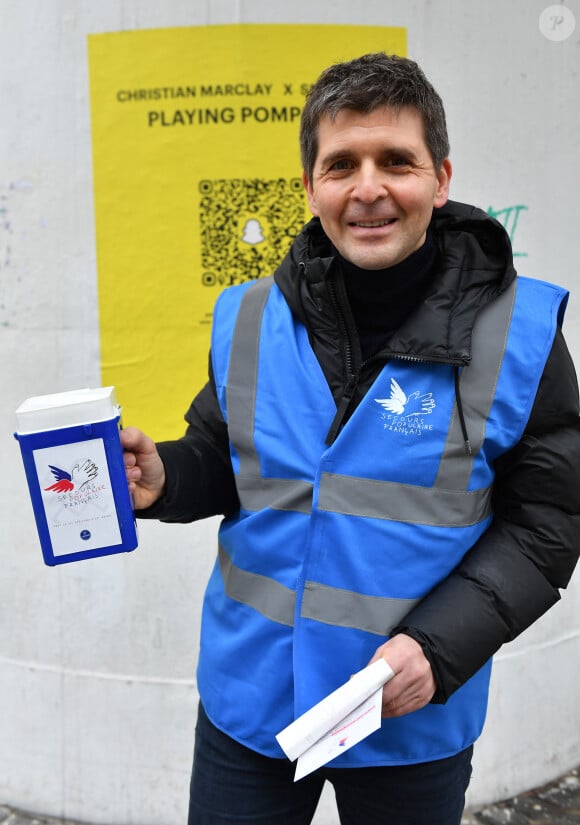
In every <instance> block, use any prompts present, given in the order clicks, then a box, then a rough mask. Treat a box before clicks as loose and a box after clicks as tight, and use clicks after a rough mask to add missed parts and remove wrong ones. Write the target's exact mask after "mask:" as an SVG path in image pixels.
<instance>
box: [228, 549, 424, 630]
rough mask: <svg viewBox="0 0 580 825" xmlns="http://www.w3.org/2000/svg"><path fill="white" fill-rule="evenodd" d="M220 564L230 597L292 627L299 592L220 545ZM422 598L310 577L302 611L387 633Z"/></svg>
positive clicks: (308, 616)
mask: <svg viewBox="0 0 580 825" xmlns="http://www.w3.org/2000/svg"><path fill="white" fill-rule="evenodd" d="M219 565H220V570H221V574H222V578H223V580H224V587H225V591H226V593H227V595H228V596H229V597H230V599H233V600H234V601H236V602H241V603H242V604H245V605H248V606H249V607H252V608H253V609H254V610H257V611H258V613H261V614H262V616H265V617H266V618H267V619H270V621H273V622H278V623H279V624H283V625H287V626H289V627H292V626H293V624H294V610H295V606H296V593H295V592H294V591H293V590H290V588H288V587H285V586H284V585H283V584H280V582H277V581H276V580H275V579H272V578H270V577H268V576H262V575H261V574H260V573H249V572H248V571H247V570H242V569H241V568H240V567H237V566H236V565H235V564H233V563H232V560H231V559H230V557H229V555H228V554H227V552H226V551H225V550H224V548H223V547H222V546H221V545H220V547H219ZM418 602H419V599H389V598H383V597H381V596H364V595H363V594H361V593H354V592H352V591H351V590H342V589H340V588H338V587H328V585H324V584H317V583H316V582H310V581H307V582H306V584H305V587H304V596H303V599H302V609H301V611H300V615H301V617H302V618H305V619H314V620H316V621H318V622H324V624H331V625H334V626H336V627H350V628H354V629H356V630H365V631H366V632H367V633H374V634H376V635H377V636H388V635H389V633H390V632H391V630H392V629H393V627H395V625H397V624H398V623H399V622H400V621H401V619H402V618H403V617H404V616H406V614H407V613H408V612H409V610H411V608H412V607H414V606H415V605H416V604H417V603H418Z"/></svg>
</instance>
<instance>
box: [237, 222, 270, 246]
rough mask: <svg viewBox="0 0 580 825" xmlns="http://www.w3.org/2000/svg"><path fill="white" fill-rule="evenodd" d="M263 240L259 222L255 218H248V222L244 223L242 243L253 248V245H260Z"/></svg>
mask: <svg viewBox="0 0 580 825" xmlns="http://www.w3.org/2000/svg"><path fill="white" fill-rule="evenodd" d="M264 240H265V238H264V234H263V232H262V225H261V223H260V221H258V220H256V218H250V220H248V221H246V225H245V226H244V234H243V235H242V241H243V242H244V243H249V244H252V246H254V245H255V244H258V243H262V241H264Z"/></svg>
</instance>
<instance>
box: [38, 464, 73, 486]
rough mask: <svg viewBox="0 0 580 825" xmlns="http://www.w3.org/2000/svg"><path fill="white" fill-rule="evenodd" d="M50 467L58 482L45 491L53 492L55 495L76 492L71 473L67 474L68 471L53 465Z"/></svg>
mask: <svg viewBox="0 0 580 825" xmlns="http://www.w3.org/2000/svg"><path fill="white" fill-rule="evenodd" d="M48 466H49V467H50V471H51V473H52V474H53V476H54V477H55V478H56V481H55V483H54V484H51V485H50V487H45V488H44V489H45V490H51V491H54V492H55V493H69V492H70V491H71V490H74V488H75V486H74V484H73V480H72V476H71V474H70V473H67V471H66V470H61V469H60V467H54V466H53V465H52V464H49V465H48Z"/></svg>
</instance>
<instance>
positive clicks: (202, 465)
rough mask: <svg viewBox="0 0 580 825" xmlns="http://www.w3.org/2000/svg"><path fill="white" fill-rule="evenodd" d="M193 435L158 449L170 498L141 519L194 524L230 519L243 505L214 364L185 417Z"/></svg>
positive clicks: (143, 512) (140, 513) (139, 514)
mask: <svg viewBox="0 0 580 825" xmlns="http://www.w3.org/2000/svg"><path fill="white" fill-rule="evenodd" d="M185 420H186V421H187V424H188V426H187V430H186V432H185V435H184V436H183V437H182V438H180V439H178V440H176V441H162V442H160V443H158V444H157V449H158V451H159V455H160V456H161V459H162V461H163V463H164V465H165V474H166V479H167V482H166V490H165V495H164V496H163V497H162V498H161V499H160V500H159V501H157V502H156V503H155V504H154V505H153V506H152V507H149V508H148V509H147V510H137V512H136V513H135V515H136V516H137V517H138V518H155V519H159V520H160V521H167V522H190V521H196V520H198V519H202V518H207V517H208V516H216V515H228V514H230V513H233V512H235V511H236V510H237V509H238V508H239V506H240V504H239V499H238V493H237V490H236V485H235V479H234V471H233V468H232V464H231V461H230V449H229V440H228V432H227V426H226V423H225V421H224V419H223V416H222V413H221V410H220V407H219V404H218V400H217V395H216V391H215V384H214V379H213V373H212V371H211V365H210V378H209V381H208V383H207V384H206V385H205V387H204V388H203V389H202V390H201V391H200V392H199V394H198V395H197V396H196V397H195V398H194V400H193V401H192V403H191V406H190V408H189V410H188V411H187V413H186V415H185Z"/></svg>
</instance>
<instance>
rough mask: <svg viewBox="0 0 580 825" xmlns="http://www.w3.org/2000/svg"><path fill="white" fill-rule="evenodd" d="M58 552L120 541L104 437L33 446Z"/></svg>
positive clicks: (69, 551) (55, 549)
mask: <svg viewBox="0 0 580 825" xmlns="http://www.w3.org/2000/svg"><path fill="white" fill-rule="evenodd" d="M34 461H35V464H36V469H37V473H38V480H39V483H40V486H41V489H42V491H43V502H44V509H45V513H46V518H47V522H48V530H49V533H50V537H51V542H52V546H53V552H54V555H55V556H58V555H65V554H67V553H71V552H75V550H77V549H80V547H81V546H82V548H83V549H90V548H93V547H107V546H112V545H116V544H120V543H121V534H120V528H119V520H118V518H117V512H116V508H115V501H114V497H113V491H112V486H111V479H110V475H109V468H108V464H107V457H106V453H105V447H104V443H103V440H102V439H99V438H98V439H92V440H89V441H82V442H76V443H73V444H63V445H59V446H58V447H46V448H43V449H40V450H35V451H34Z"/></svg>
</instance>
